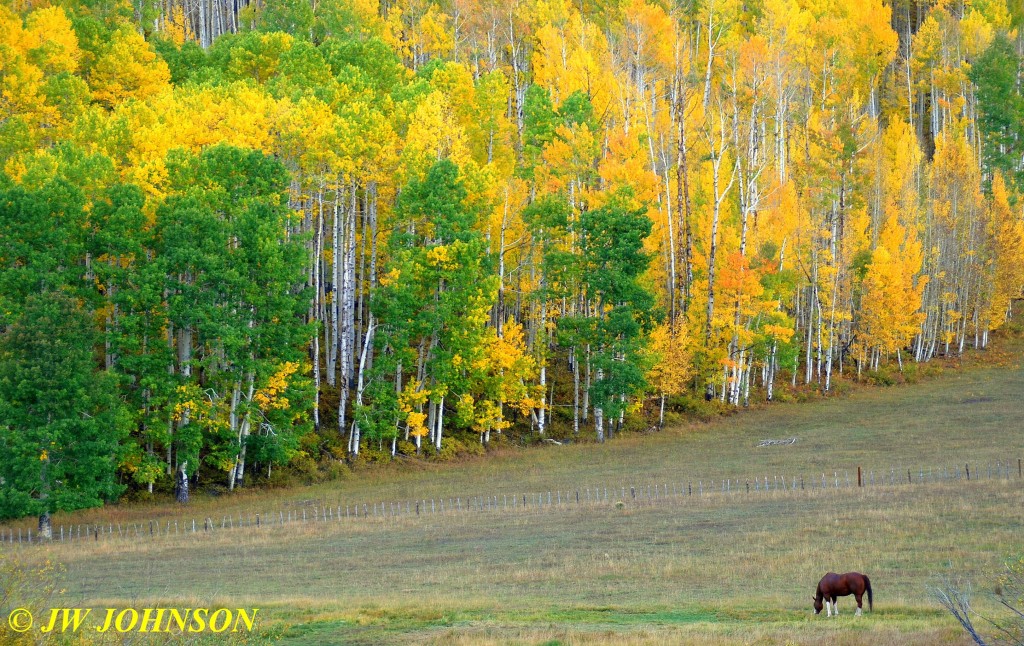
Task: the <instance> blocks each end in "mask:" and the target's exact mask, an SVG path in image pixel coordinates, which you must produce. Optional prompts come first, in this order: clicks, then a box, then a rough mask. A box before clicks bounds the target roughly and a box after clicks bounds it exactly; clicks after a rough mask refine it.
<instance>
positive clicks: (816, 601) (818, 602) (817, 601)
mask: <svg viewBox="0 0 1024 646" xmlns="http://www.w3.org/2000/svg"><path fill="white" fill-rule="evenodd" d="M824 607H825V604H823V603H822V602H821V598H820V597H816V598H814V614H816V615H817V614H821V609H822V608H824Z"/></svg>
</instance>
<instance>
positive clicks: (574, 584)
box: [8, 341, 1024, 644]
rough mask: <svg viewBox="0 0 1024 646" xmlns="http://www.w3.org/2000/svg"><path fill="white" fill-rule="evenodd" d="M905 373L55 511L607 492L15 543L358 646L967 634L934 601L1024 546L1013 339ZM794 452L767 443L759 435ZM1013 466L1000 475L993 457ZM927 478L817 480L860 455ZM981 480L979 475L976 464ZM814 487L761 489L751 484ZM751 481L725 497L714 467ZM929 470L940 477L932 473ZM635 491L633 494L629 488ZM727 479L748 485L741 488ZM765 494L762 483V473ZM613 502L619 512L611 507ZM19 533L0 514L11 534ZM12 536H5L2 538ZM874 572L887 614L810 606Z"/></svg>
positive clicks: (144, 593) (117, 589) (95, 572)
mask: <svg viewBox="0 0 1024 646" xmlns="http://www.w3.org/2000/svg"><path fill="white" fill-rule="evenodd" d="M1002 347H1003V350H1002V351H1000V352H991V353H988V354H982V355H979V357H978V358H976V359H975V360H974V362H973V363H974V365H970V366H967V367H965V369H964V370H962V371H950V372H947V373H945V374H943V375H941V376H938V377H935V378H932V379H927V380H925V381H924V382H923V383H920V384H916V385H912V386H900V387H893V388H880V389H860V390H857V391H856V392H852V393H850V394H849V395H848V396H846V397H843V398H836V399H830V400H824V401H817V402H811V403H802V404H785V405H774V406H771V407H768V408H766V409H763V410H757V411H750V412H746V413H743V414H739V415H735V416H732V417H729V418H725V419H720V420H717V421H715V422H711V423H707V424H697V425H690V426H685V427H679V428H673V429H668V430H665V431H663V432H660V433H653V434H649V435H644V436H623V437H621V438H617V439H616V440H615V441H613V442H610V443H607V444H605V445H602V446H595V445H570V446H560V447H555V446H552V447H546V448H538V449H527V450H506V451H503V452H500V453H499V454H498V455H494V456H489V457H488V458H487V459H481V460H477V461H473V462H469V463H466V464H461V465H455V466H453V465H433V464H429V465H419V466H418V467H417V468H408V467H407V468H403V469H384V470H379V471H375V472H372V473H357V474H356V475H355V476H353V477H352V478H350V479H348V480H345V481H342V482H336V483H331V484H329V485H322V486H317V487H307V488H299V489H291V490H284V491H271V492H253V493H249V492H247V493H243V494H241V495H238V496H232V497H230V498H227V497H222V498H217V499H198V500H197V501H196V502H195V504H194V505H193V506H192V507H191V508H190V509H189V510H188V511H187V512H183V511H182V510H180V509H178V508H175V507H174V506H171V505H146V506H122V507H115V508H108V509H105V510H100V511H96V512H90V513H87V514H79V515H75V516H71V517H69V516H64V517H58V518H57V519H56V520H55V523H56V524H58V525H59V524H61V523H72V522H75V523H77V522H81V523H86V522H102V523H109V522H113V523H118V522H120V523H127V522H138V521H147V520H150V519H158V520H160V521H161V522H166V520H168V519H180V520H181V521H182V523H183V524H184V523H185V522H186V521H185V519H187V518H198V519H202V518H204V517H206V516H211V517H213V518H214V519H215V522H217V523H218V524H219V521H220V518H222V517H223V516H225V515H235V516H237V515H238V514H246V515H247V514H253V513H256V512H261V513H263V514H266V513H267V512H269V511H275V512H276V511H278V510H282V509H299V508H300V506H301V505H302V504H303V503H308V502H309V501H326V502H327V504H331V505H337V504H340V505H342V506H343V507H344V506H345V505H346V504H348V503H356V502H360V503H361V502H368V503H372V502H373V501H378V502H379V501H407V500H416V499H424V498H425V499H428V500H429V499H431V498H445V499H448V498H453V497H456V496H459V497H461V498H462V499H463V500H465V498H467V497H469V496H477V495H495V496H498V497H499V498H501V499H504V498H503V497H504V496H508V495H519V496H521V495H522V494H523V493H529V492H543V491H556V490H562V491H574V490H576V489H585V488H587V487H589V488H591V489H593V488H594V487H602V488H603V487H608V488H609V489H610V490H611V491H610V499H609V501H608V502H603V501H602V502H600V503H587V502H584V503H583V504H580V505H576V504H575V503H573V504H569V505H562V506H557V505H556V506H552V507H540V508H538V507H533V506H531V507H528V508H526V509H522V508H521V507H519V508H517V509H515V510H511V509H508V510H506V509H499V510H494V511H486V512H472V513H470V512H465V511H462V512H446V513H444V514H440V513H438V514H433V515H423V516H418V517H417V516H415V515H413V516H411V517H399V518H390V517H389V518H368V519H359V520H358V521H344V522H333V523H330V522H328V523H319V524H314V523H307V524H301V523H293V524H289V525H285V526H283V527H277V526H269V527H267V526H264V527H262V528H260V529H259V530H256V529H248V528H245V529H235V530H233V531H224V532H220V531H215V532H212V533H210V534H204V533H202V532H200V533H199V534H197V535H194V536H193V535H188V536H166V537H165V536H157V537H155V538H147V539H145V540H135V539H134V538H133V539H118V538H114V539H110V540H102V541H99V542H83V543H81V544H77V545H76V544H72V545H53V546H48V547H43V548H39V547H32V548H17V547H15V548H13V552H14V556H15V557H16V558H19V559H22V560H26V561H27V560H38V559H43V558H50V559H53V560H55V561H58V562H60V563H62V564H63V566H64V568H65V574H64V576H63V580H62V585H63V586H64V588H65V589H66V592H65V593H64V594H63V595H62V597H61V600H60V601H61V604H62V605H76V604H79V605H88V606H95V607H102V606H111V607H114V606H119V607H126V606H131V605H135V606H141V605H156V604H158V603H159V604H160V605H176V606H186V605H190V604H191V605H208V604H214V605H217V604H222V605H225V606H230V607H253V606H254V607H258V608H260V609H261V610H260V626H261V628H262V630H263V634H264V635H265V636H268V639H270V640H272V641H274V642H281V643H292V644H309V643H348V644H380V643H411V644H506V643H516V644H520V643H521V644H555V643H564V644H576V643H588V644H589V643H594V644H620V643H636V644H675V643H697V644H702V643H708V644H719V643H763V644H775V643H795V644H812V643H815V644H817V643H834V644H861V643H872V644H907V643H919V644H936V643H950V644H957V643H967V640H966V638H965V636H964V634H963V633H962V632H961V631H960V630H959V628H958V627H957V626H956V625H955V623H954V621H953V620H952V618H950V617H948V616H947V615H946V614H944V612H943V611H942V610H941V608H940V607H939V606H938V604H937V603H935V602H934V601H933V599H932V598H931V597H930V595H929V586H931V585H934V584H936V583H938V582H939V580H940V579H941V578H942V577H944V576H950V575H962V576H966V577H968V578H971V579H972V580H973V581H974V583H975V591H976V593H975V597H976V599H977V602H978V603H979V607H980V608H982V609H985V608H986V601H985V593H986V592H987V591H989V590H991V588H992V586H993V585H994V580H995V576H996V575H997V574H998V572H999V570H1000V567H1001V564H1002V563H1003V562H1004V560H1005V559H1007V558H1008V557H1010V556H1012V555H1018V554H1020V553H1021V552H1024V540H1022V534H1021V527H1022V526H1024V480H1022V479H1020V478H1018V475H1017V466H1016V465H1017V459H1018V458H1021V457H1024V432H1022V431H1024V422H1022V412H1024V405H1022V403H1021V394H1022V393H1024V370H1022V369H1021V367H1020V365H1019V357H1020V354H1021V351H1022V350H1024V347H1022V344H1021V343H1020V342H1019V341H1018V342H1016V343H1007V344H1004V345H1003V346H1002ZM789 437H796V438H797V441H796V443H795V444H792V445H785V446H771V447H764V448H758V446H757V444H758V442H759V441H760V440H763V439H769V438H772V439H781V438H789ZM997 461H998V462H999V463H1000V464H1007V463H1009V464H1011V465H1012V468H1011V469H1010V473H1009V475H1010V477H1009V478H1004V479H997V478H991V479H990V478H988V477H986V475H987V474H986V466H987V465H993V466H994V465H995V464H996V463H997ZM967 463H969V464H971V468H972V470H973V471H974V478H973V479H972V481H971V482H969V483H968V482H966V481H965V480H960V481H940V482H931V481H929V482H926V483H924V484H918V483H916V481H917V480H918V479H919V477H918V475H919V473H920V470H922V469H923V470H925V472H926V474H927V471H928V469H931V470H932V474H933V477H934V475H935V474H938V473H941V472H942V471H943V468H945V469H947V470H949V469H952V468H954V466H955V465H958V466H959V467H960V468H963V465H964V464H967ZM858 466H861V467H862V468H863V469H864V473H865V474H869V473H872V472H874V473H875V474H876V476H877V479H878V481H879V482H880V481H881V479H882V473H885V474H886V477H888V475H889V474H890V473H892V472H893V471H895V472H896V473H899V474H902V476H901V481H902V480H903V479H905V477H906V470H907V469H908V468H909V469H912V471H913V478H914V480H915V484H913V485H906V484H900V485H896V486H890V485H884V486H883V485H876V486H874V487H866V488H863V489H857V488H856V487H852V488H848V489H847V488H844V489H839V490H835V489H826V490H822V489H820V488H811V487H810V480H811V479H812V478H817V479H818V480H819V481H820V476H821V473H822V472H826V473H827V479H828V480H829V481H830V482H834V480H833V478H834V475H833V474H834V473H836V472H838V473H839V477H840V478H841V479H844V478H845V474H846V473H849V474H850V475H851V477H852V478H854V479H855V472H856V468H857V467H858ZM979 475H980V476H981V480H980V481H979V479H978V476H979ZM766 476H767V477H768V478H769V481H772V482H774V478H775V477H776V476H786V477H787V479H788V480H789V481H790V482H792V478H793V477H797V478H799V477H804V478H806V480H807V487H806V488H805V489H803V490H800V489H797V490H796V491H793V490H787V491H779V490H772V491H769V492H764V491H758V492H753V491H752V492H751V493H750V494H747V493H746V491H745V484H746V482H748V481H750V482H752V481H753V479H754V478H755V477H757V478H762V479H763V478H764V477H766ZM724 478H728V479H730V480H731V481H737V480H738V481H739V482H742V483H743V487H740V488H739V493H736V492H735V490H734V492H733V493H731V494H722V493H720V491H718V487H719V483H720V482H721V480H722V479H724ZM926 479H927V478H926ZM708 480H714V481H715V483H716V485H715V488H716V491H718V492H716V493H714V494H710V495H705V496H704V497H700V496H682V495H676V496H669V497H667V498H666V497H659V498H658V499H655V500H649V499H647V498H646V497H644V498H643V499H637V500H634V499H633V498H632V496H631V495H630V494H629V493H628V490H629V489H628V488H629V487H630V486H631V485H636V486H638V487H639V486H646V485H648V484H661V485H663V486H664V485H665V484H669V486H670V487H672V486H673V485H677V486H678V487H679V488H680V489H681V488H682V485H683V484H684V483H690V482H692V483H693V484H694V487H696V486H697V483H698V482H707V481H708ZM622 486H624V487H626V490H627V494H626V496H625V497H624V499H623V496H621V489H619V490H618V491H617V492H616V491H615V490H614V488H618V487H622ZM732 486H733V487H736V486H737V485H736V484H735V482H733V483H732ZM751 486H753V485H751ZM619 502H621V503H622V504H617V503H619ZM8 529H9V526H8ZM8 549H10V548H8ZM830 569H831V570H836V571H846V570H859V571H863V572H866V573H868V574H869V575H870V576H871V578H872V582H873V585H874V590H875V611H874V612H873V613H868V614H867V615H866V616H864V617H860V618H854V617H853V616H852V609H853V601H852V597H851V598H847V599H843V600H842V601H841V602H840V603H841V604H843V605H842V606H841V609H842V611H843V613H844V614H843V615H842V616H840V617H839V618H838V619H831V620H830V619H826V618H825V617H823V616H820V617H811V615H810V605H811V604H810V602H811V600H810V597H811V596H812V595H813V591H814V586H815V585H816V583H817V580H818V579H819V578H820V576H821V575H822V574H823V573H824V572H825V571H827V570H830Z"/></svg>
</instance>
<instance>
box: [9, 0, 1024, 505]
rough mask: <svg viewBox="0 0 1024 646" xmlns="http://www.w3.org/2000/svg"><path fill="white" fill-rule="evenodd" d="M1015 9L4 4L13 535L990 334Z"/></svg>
mask: <svg viewBox="0 0 1024 646" xmlns="http://www.w3.org/2000/svg"><path fill="white" fill-rule="evenodd" d="M1022 19H1024V6H1022V5H1019V3H1018V2H1016V1H1015V0H1009V3H1008V1H1007V0H951V1H948V2H946V1H941V2H938V1H937V2H917V1H912V0H893V1H892V2H888V1H886V2H883V1H882V0H860V1H854V0H829V1H823V0H754V1H753V2H743V3H741V2H737V1H736V0H668V1H667V2H661V1H659V0H608V1H604V0H601V1H598V0H579V1H577V2H570V1H569V0H512V1H511V2H505V1H498V0H380V1H379V2H376V1H373V0H314V1H309V0H257V1H254V2H248V1H247V0H159V1H156V0H131V1H128V0H18V1H14V2H11V1H7V2H4V3H3V5H2V6H0V331H2V334H0V483H3V484H5V486H4V487H3V488H2V489H3V492H2V493H0V517H21V516H25V515H39V514H44V513H48V512H49V511H51V510H56V509H78V508H83V507H89V506H95V505H98V504H100V503H101V501H105V500H114V499H116V498H117V497H118V496H120V495H121V494H122V493H123V492H125V491H126V490H134V491H140V492H144V491H149V492H153V491H154V490H158V491H163V492H170V491H172V490H177V491H178V495H179V497H181V496H182V491H181V490H182V488H184V494H185V499H187V487H188V484H189V482H190V481H191V482H192V483H193V484H196V483H198V482H200V481H201V482H202V483H203V484H211V483H216V484H218V485H220V486H223V487H224V488H226V489H235V488H238V487H242V486H249V485H251V484H253V483H256V482H263V481H267V480H270V479H272V478H274V477H275V473H277V472H282V471H287V470H290V471H291V472H294V473H300V474H312V473H316V472H318V471H320V472H324V471H325V470H329V469H330V468H331V467H330V465H331V464H339V463H340V462H345V461H348V462H352V461H364V462H366V461H388V460H390V459H392V458H394V457H395V456H398V455H402V456H416V455H419V456H424V457H437V458H441V459H443V458H447V457H452V456H455V455H458V454H460V453H461V452H464V451H473V452H480V451H482V450H483V449H484V448H486V446H487V445H488V444H489V443H491V442H495V441H498V440H500V439H504V438H507V437H509V436H510V435H512V434H515V436H516V437H517V438H518V440H517V442H519V443H525V442H539V441H543V440H544V439H545V438H552V439H558V440H559V441H566V440H569V441H586V442H594V441H596V442H604V441H614V437H615V436H616V434H617V433H620V432H624V431H626V430H644V429H648V428H650V427H660V426H661V425H663V424H664V423H665V419H666V416H667V415H669V416H671V415H672V414H673V411H676V414H678V411H682V410H686V409H687V408H688V407H694V406H696V407H701V406H703V407H716V410H718V409H722V410H725V409H730V408H743V407H746V406H749V405H752V404H754V403H757V404H761V403H763V402H766V401H771V400H774V399H780V398H784V397H786V393H792V392H796V391H804V392H814V393H818V394H819V395H827V394H829V393H830V392H833V391H834V390H835V388H836V384H837V383H838V382H839V381H840V380H861V381H866V380H869V379H876V378H877V379H883V378H885V377H884V376H885V375H889V376H891V375H894V374H898V373H900V372H902V371H905V370H912V369H914V368H913V367H914V366H915V365H917V364H921V363H923V362H928V361H931V360H933V359H936V358H939V357H954V356H959V355H960V354H962V353H964V352H965V351H967V350H973V349H983V348H985V347H986V346H987V344H988V343H989V337H990V334H991V333H992V332H993V331H995V330H997V329H999V328H1000V327H1001V326H1002V325H1004V323H1005V322H1006V321H1007V318H1008V316H1009V315H1010V314H1011V311H1012V307H1013V306H1014V300H1015V299H1020V298H1021V297H1022V296H1024V293H1022V289H1024V202H1022V201H1021V196H1022V191H1024V96H1022V91H1021V78H1022V70H1021V60H1022V58H1021V55H1022V51H1024V39H1022V37H1021V33H1020V30H1019V25H1020V22H1021V20H1022ZM72 484H73V486H72Z"/></svg>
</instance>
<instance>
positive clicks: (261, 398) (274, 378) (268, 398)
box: [252, 361, 299, 410]
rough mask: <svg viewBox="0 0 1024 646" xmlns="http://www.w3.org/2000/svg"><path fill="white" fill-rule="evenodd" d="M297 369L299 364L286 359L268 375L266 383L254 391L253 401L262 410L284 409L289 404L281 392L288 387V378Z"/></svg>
mask: <svg viewBox="0 0 1024 646" xmlns="http://www.w3.org/2000/svg"><path fill="white" fill-rule="evenodd" d="M298 369H299V364H298V363H295V362H292V361H286V362H284V363H283V364H282V365H281V367H280V368H278V370H277V372H275V373H274V374H273V375H271V376H270V379H268V380H267V383H266V384H265V385H264V386H263V388H260V389H259V390H257V391H256V393H255V394H254V395H253V397H252V398H253V401H255V402H256V405H257V406H259V407H260V408H261V409H262V410H274V409H276V410H284V409H286V408H288V407H289V406H290V403H289V401H288V398H287V397H282V396H281V394H282V393H283V392H284V391H285V390H287V389H288V378H289V377H291V376H292V375H293V374H295V372H296V371H297V370H298Z"/></svg>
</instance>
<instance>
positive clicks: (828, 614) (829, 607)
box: [825, 597, 832, 617]
mask: <svg viewBox="0 0 1024 646" xmlns="http://www.w3.org/2000/svg"><path fill="white" fill-rule="evenodd" d="M825 616H826V617H831V616H832V601H831V600H830V598H829V597H825Z"/></svg>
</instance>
